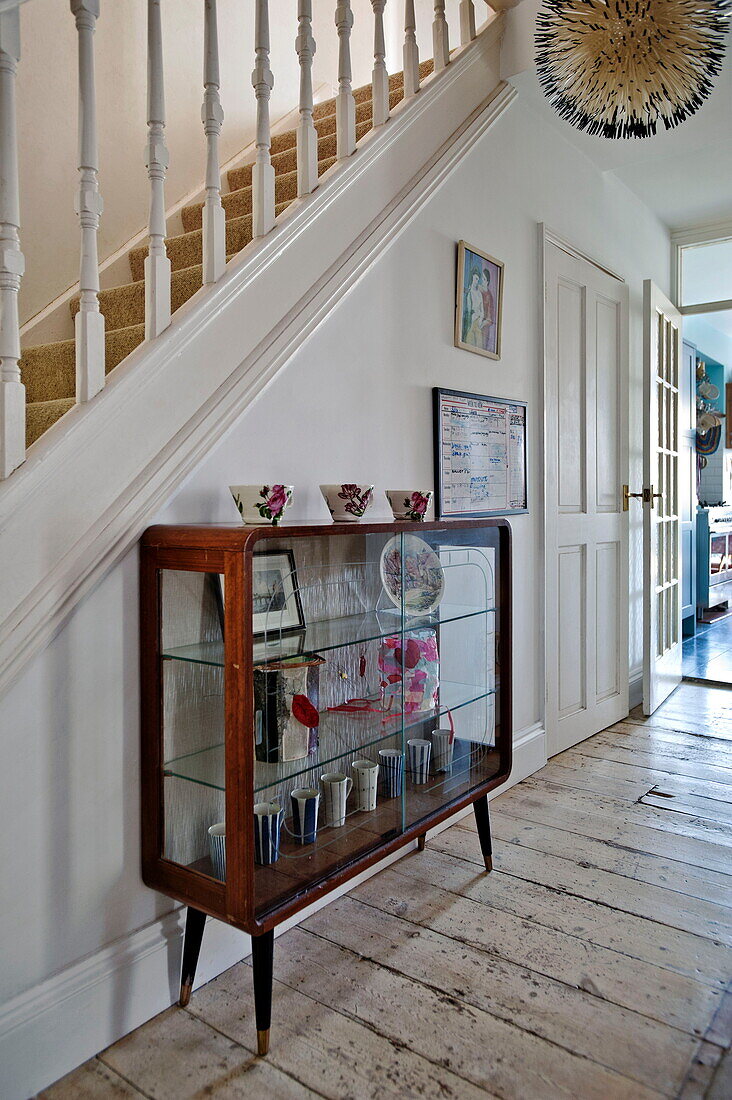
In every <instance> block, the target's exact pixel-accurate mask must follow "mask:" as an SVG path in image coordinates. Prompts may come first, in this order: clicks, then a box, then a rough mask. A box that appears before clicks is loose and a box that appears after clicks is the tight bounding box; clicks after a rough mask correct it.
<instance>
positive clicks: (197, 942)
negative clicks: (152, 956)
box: [178, 906, 206, 1008]
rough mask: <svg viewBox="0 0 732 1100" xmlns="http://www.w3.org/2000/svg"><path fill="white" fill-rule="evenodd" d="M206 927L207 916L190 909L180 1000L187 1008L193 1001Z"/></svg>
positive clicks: (184, 944)
mask: <svg viewBox="0 0 732 1100" xmlns="http://www.w3.org/2000/svg"><path fill="white" fill-rule="evenodd" d="M205 925H206V914H205V913H201V911H200V910H199V909H192V908H191V907H190V906H189V907H188V912H187V913H186V935H185V939H184V940H183V966H182V967H181V972H180V999H179V1000H178V1004H179V1005H180V1006H181V1008H185V1007H186V1005H187V1004H188V1002H189V1001H190V999H191V990H192V989H193V982H194V980H195V977H196V967H197V966H198V956H199V953H200V951H201V940H202V939H203V929H204V927H205Z"/></svg>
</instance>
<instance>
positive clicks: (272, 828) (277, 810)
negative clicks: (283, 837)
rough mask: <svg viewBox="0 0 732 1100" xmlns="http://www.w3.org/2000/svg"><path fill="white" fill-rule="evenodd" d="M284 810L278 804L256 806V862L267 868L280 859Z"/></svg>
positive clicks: (270, 803) (258, 803) (256, 804)
mask: <svg viewBox="0 0 732 1100" xmlns="http://www.w3.org/2000/svg"><path fill="white" fill-rule="evenodd" d="M284 816H285V813H284V810H283V809H282V807H281V806H280V805H279V803H278V802H257V803H255V806H254V862H255V863H259V864H260V865H261V866H264V867H266V866H267V865H268V864H270V863H276V862H277V860H278V859H279V858H280V828H281V826H282V818H283V817H284Z"/></svg>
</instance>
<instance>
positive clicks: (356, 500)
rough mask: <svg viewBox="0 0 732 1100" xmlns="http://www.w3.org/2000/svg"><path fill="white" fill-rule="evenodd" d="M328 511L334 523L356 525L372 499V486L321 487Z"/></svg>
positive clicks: (352, 484)
mask: <svg viewBox="0 0 732 1100" xmlns="http://www.w3.org/2000/svg"><path fill="white" fill-rule="evenodd" d="M320 491H321V493H322V494H323V496H324V497H325V503H326V504H327V505H328V511H329V512H330V514H331V516H332V517H333V520H334V522H335V523H358V521H359V520H360V519H362V517H363V514H364V512H365V511H366V509H367V508H370V507H371V504H372V502H373V499H374V487H373V485H355V484H354V483H353V482H346V483H345V484H343V485H321V486H320Z"/></svg>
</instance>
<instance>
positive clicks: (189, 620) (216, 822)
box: [160, 569, 226, 881]
mask: <svg viewBox="0 0 732 1100" xmlns="http://www.w3.org/2000/svg"><path fill="white" fill-rule="evenodd" d="M161 579H162V587H161V604H162V610H161V628H160V629H161V637H160V643H161V677H162V720H163V851H162V853H161V854H162V856H163V857H164V858H165V859H167V860H170V861H171V862H173V863H178V864H182V865H183V866H185V867H190V868H191V869H193V870H196V871H201V872H202V873H204V874H207V875H210V876H212V877H213V878H215V879H218V880H220V881H224V880H225V778H226V773H225V757H224V741H225V736H224V735H225V708H224V643H223V635H222V625H223V617H222V614H223V613H222V604H221V591H222V589H221V584H220V582H219V577H218V574H210V573H194V572H188V571H184V570H170V569H165V570H163V571H162V573H161Z"/></svg>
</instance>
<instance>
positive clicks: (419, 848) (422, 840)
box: [417, 833, 427, 852]
mask: <svg viewBox="0 0 732 1100" xmlns="http://www.w3.org/2000/svg"><path fill="white" fill-rule="evenodd" d="M426 843H427V835H426V833H422V835H421V836H418V837H417V851H418V852H423V851H424V846H425V844H426Z"/></svg>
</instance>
